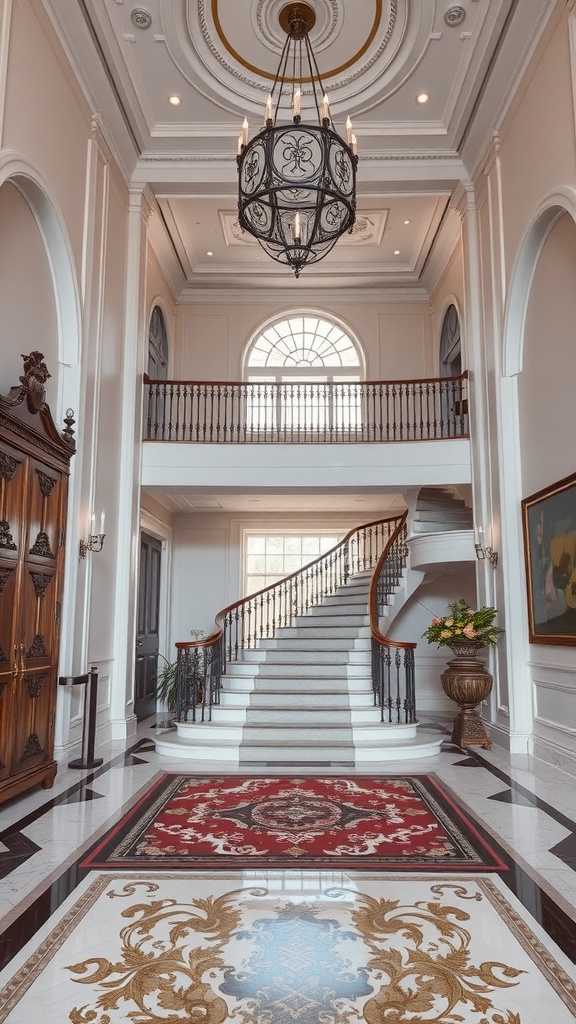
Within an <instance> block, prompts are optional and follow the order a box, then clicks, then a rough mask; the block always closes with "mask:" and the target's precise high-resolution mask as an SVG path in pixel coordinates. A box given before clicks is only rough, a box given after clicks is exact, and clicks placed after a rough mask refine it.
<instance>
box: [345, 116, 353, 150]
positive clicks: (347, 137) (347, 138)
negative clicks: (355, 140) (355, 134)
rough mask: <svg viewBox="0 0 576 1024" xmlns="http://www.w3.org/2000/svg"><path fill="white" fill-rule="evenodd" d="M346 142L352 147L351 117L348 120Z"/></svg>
mask: <svg viewBox="0 0 576 1024" xmlns="http://www.w3.org/2000/svg"><path fill="white" fill-rule="evenodd" d="M346 141H347V143H348V145H349V146H351V145H352V121H351V120H350V118H349V117H347V118H346Z"/></svg>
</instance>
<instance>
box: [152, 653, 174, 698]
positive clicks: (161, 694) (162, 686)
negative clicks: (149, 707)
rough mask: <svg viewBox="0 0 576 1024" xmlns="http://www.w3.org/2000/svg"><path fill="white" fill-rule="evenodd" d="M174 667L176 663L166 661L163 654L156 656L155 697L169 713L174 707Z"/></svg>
mask: <svg viewBox="0 0 576 1024" xmlns="http://www.w3.org/2000/svg"><path fill="white" fill-rule="evenodd" d="M176 666H177V662H175V661H168V658H165V657H164V655H163V654H159V655H158V673H157V676H156V696H157V698H158V700H161V701H163V702H164V703H165V704H166V706H167V708H168V710H169V711H173V710H174V708H175V707H176Z"/></svg>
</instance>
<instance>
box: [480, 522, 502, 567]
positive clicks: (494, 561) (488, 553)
mask: <svg viewBox="0 0 576 1024" xmlns="http://www.w3.org/2000/svg"><path fill="white" fill-rule="evenodd" d="M477 538H478V539H477V541H476V543H475V544H474V548H475V549H476V558H478V559H482V558H487V559H488V561H489V562H490V565H491V566H492V568H493V569H495V568H496V567H497V565H498V552H497V551H494V549H493V548H492V547H489V548H486V547H484V530H483V529H482V528H480V529H478V530H477Z"/></svg>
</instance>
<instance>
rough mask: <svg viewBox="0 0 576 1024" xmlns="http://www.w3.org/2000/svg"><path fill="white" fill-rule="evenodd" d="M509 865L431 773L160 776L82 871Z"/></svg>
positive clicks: (117, 825) (500, 866)
mask: <svg viewBox="0 0 576 1024" xmlns="http://www.w3.org/2000/svg"><path fill="white" fill-rule="evenodd" d="M152 864H153V865H154V867H156V868H157V867H166V868H170V869H173V868H175V867H179V866H182V865H186V866H189V867H217V868H221V867H226V866H231V867H238V866H250V867H255V866H257V865H262V866H267V867H293V866H298V867H334V866H336V867H338V868H343V867H354V868H358V867H363V866H366V867H368V868H375V867H382V868H384V867H386V868H406V869H410V870H413V869H414V868H417V869H421V868H425V867H430V868H433V869H434V870H438V869H443V868H446V869H448V868H449V869H454V868H457V869H459V870H462V869H467V870H472V869H478V868H482V867H483V868H486V869H489V870H504V869H505V867H506V865H505V864H504V863H503V861H502V860H501V859H500V857H499V856H498V855H497V853H496V852H495V851H494V850H493V849H492V847H491V845H489V843H488V841H487V840H486V838H485V837H484V836H483V835H482V834H481V829H480V828H479V826H478V825H476V824H474V823H473V822H472V821H471V820H470V819H467V818H466V817H465V816H464V814H463V812H462V811H461V810H460V809H459V808H458V807H457V805H456V804H455V803H454V801H453V800H452V799H451V798H450V796H449V795H448V794H447V793H446V792H445V791H444V790H443V789H442V787H441V786H440V785H439V783H438V782H437V781H436V780H435V779H434V777H433V776H430V775H420V776H402V777H396V776H386V777H378V776H354V777H353V778H347V777H342V776H330V777H328V776H326V777H320V778H310V777H304V778H290V777H265V776H217V777H212V776H211V777H203V776H186V775H170V774H165V775H162V776H161V777H160V778H159V779H158V780H157V781H156V782H155V783H154V784H153V785H152V787H151V788H150V790H149V791H148V792H147V793H146V794H145V795H144V796H143V797H141V798H140V799H139V800H138V801H137V802H136V804H135V805H134V806H133V807H132V808H131V809H130V810H129V811H128V812H127V814H125V815H124V817H123V818H122V819H121V821H120V822H119V823H117V824H116V825H114V826H113V827H112V828H111V829H110V830H109V832H108V833H107V834H106V835H105V836H104V838H103V839H101V840H99V842H98V844H97V845H96V846H95V847H94V848H93V850H92V851H90V853H89V854H88V856H87V857H86V859H85V860H84V861H83V864H82V866H83V867H105V866H111V867H126V868H135V867H140V866H143V865H152Z"/></svg>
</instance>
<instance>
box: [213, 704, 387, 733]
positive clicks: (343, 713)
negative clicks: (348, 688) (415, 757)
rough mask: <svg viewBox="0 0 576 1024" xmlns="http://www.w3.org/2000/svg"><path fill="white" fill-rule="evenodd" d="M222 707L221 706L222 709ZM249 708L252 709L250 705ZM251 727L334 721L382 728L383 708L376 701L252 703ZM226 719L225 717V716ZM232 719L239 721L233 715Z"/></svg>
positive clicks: (316, 724) (320, 725)
mask: <svg viewBox="0 0 576 1024" xmlns="http://www.w3.org/2000/svg"><path fill="white" fill-rule="evenodd" d="M218 710H220V709H218ZM246 711H248V709H246ZM249 711H250V722H249V728H250V729H252V728H253V727H254V726H258V725H260V726H265V727H266V728H267V729H268V730H269V731H270V732H274V731H275V729H276V727H277V726H281V725H293V726H294V727H295V728H300V727H305V726H311V727H313V728H314V729H316V730H318V729H322V728H327V727H330V726H332V725H343V726H347V727H348V728H350V727H351V726H354V727H356V726H359V727H364V726H373V727H375V728H376V729H379V730H380V729H381V723H380V709H379V708H375V707H374V704H373V703H372V704H371V705H366V706H365V707H361V708H353V707H348V708H346V707H336V708H335V707H328V706H327V705H326V704H325V703H323V704H321V705H318V706H317V707H314V706H312V705H310V706H307V707H305V706H304V705H300V706H299V707H297V708H295V707H278V706H276V705H275V706H272V707H256V706H254V705H250V709H249ZM223 720H225V719H223ZM229 720H230V721H236V719H234V718H233V717H232V716H230V718H229Z"/></svg>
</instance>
